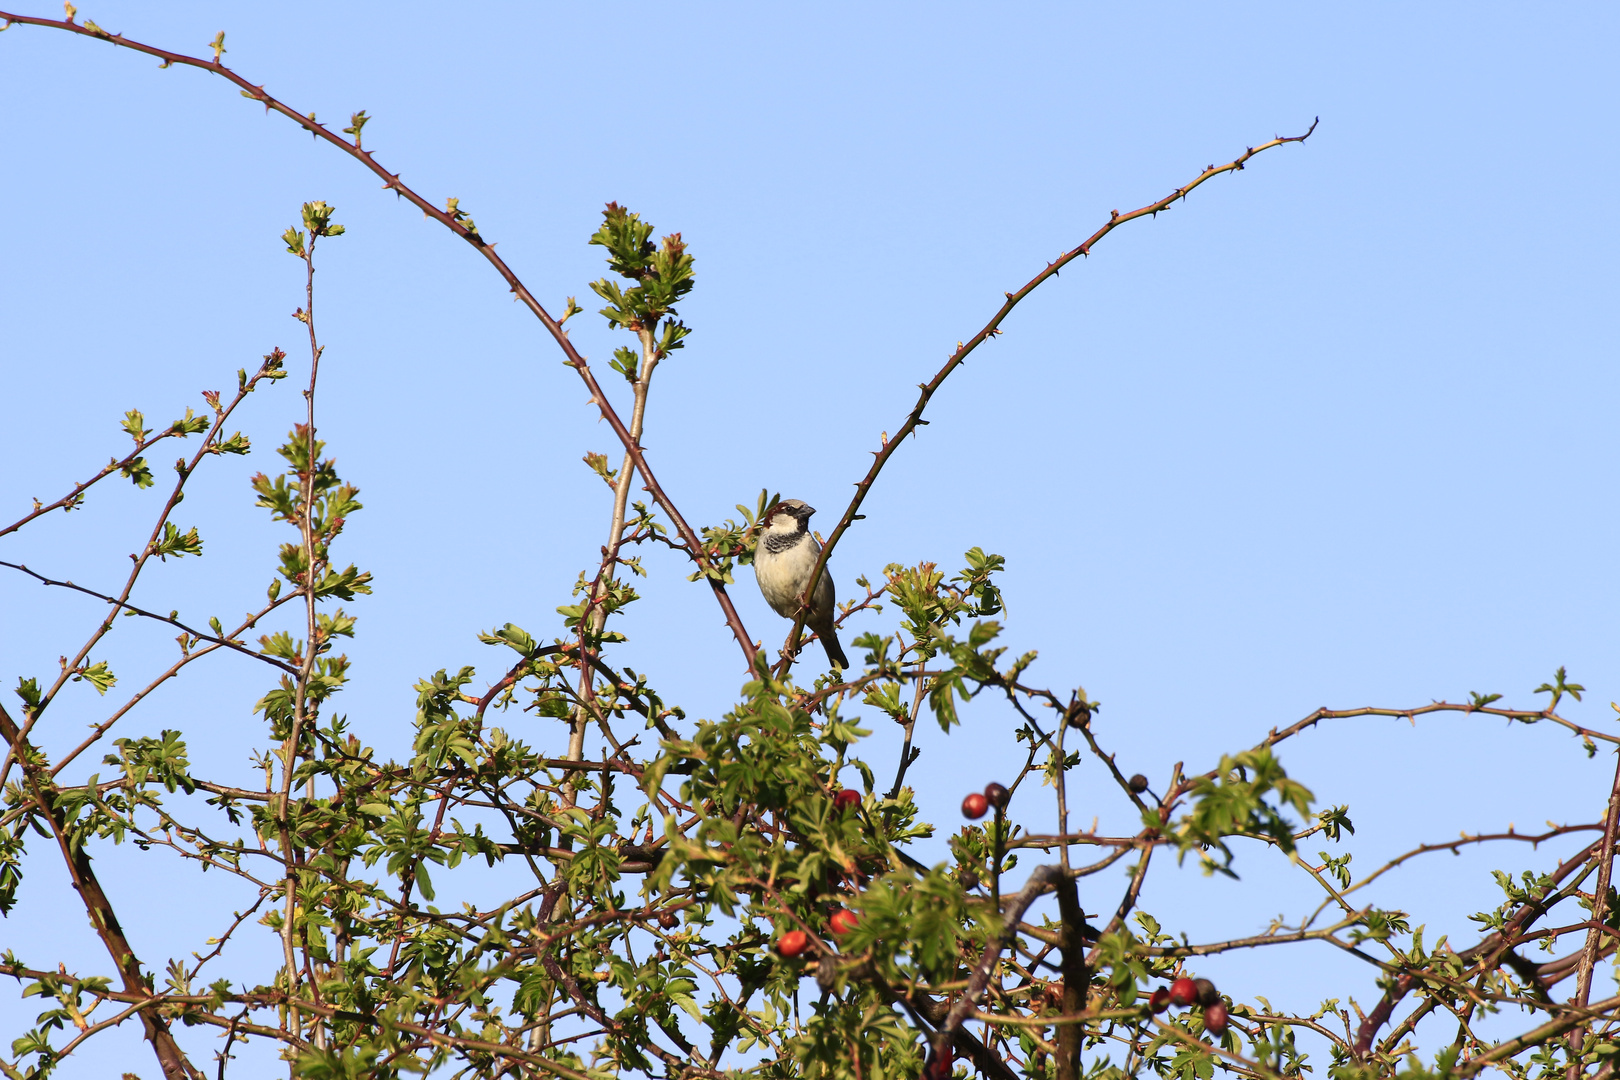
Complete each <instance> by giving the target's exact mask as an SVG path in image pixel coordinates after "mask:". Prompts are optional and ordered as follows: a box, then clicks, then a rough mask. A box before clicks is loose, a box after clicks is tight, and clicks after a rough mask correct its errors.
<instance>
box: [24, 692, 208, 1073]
mask: <svg viewBox="0 0 1620 1080" xmlns="http://www.w3.org/2000/svg"><path fill="white" fill-rule="evenodd" d="M0 739H4V740H5V742H6V745H7V746H9V747H10V748H11V749H12V751H13V752H14V753H15V755H16V757H17V759H18V760H19V761H20V762H21V763H22V773H23V781H24V783H25V784H26V785H27V788H28V796H29V798H31V799H32V800H33V802H34V804H35V805H36V806H38V807H39V813H40V816H41V817H43V818H44V819H45V820H46V821H47V822H49V823H50V827H51V835H52V837H53V838H54V839H55V841H56V846H57V848H58V849H59V850H60V851H61V853H62V860H63V862H64V863H66V865H67V870H68V876H69V879H70V880H71V881H72V882H73V888H74V891H75V892H77V893H78V894H79V899H80V901H81V902H82V903H83V904H84V909H85V911H86V913H88V914H89V916H90V925H91V926H92V927H93V928H94V929H95V932H96V936H97V937H99V938H100V939H101V943H102V945H103V946H104V947H105V948H106V950H107V953H108V955H110V956H111V957H112V961H113V966H114V967H115V968H117V969H118V977H119V980H120V981H121V982H122V983H123V985H124V992H125V993H126V994H129V995H132V997H134V998H135V999H136V1000H139V1001H145V1000H147V999H152V1004H153V1005H158V1004H160V1002H159V1001H157V1000H156V999H154V998H153V995H152V984H151V980H150V979H149V978H147V976H146V973H145V971H144V970H142V967H141V962H140V959H139V958H138V957H136V955H135V950H134V948H133V946H131V945H130V942H129V938H128V937H126V936H125V935H124V928H123V926H122V924H120V923H119V921H118V913H117V912H116V911H114V910H113V905H112V901H111V900H109V899H108V897H107V894H106V892H105V891H104V890H103V889H102V887H101V882H100V881H99V880H98V879H97V877H96V872H95V870H94V868H93V867H92V866H91V865H90V854H89V852H88V851H86V850H85V847H84V845H83V844H76V843H74V841H73V840H72V838H70V837H69V835H68V832H69V829H68V824H69V823H68V822H67V820H66V819H65V818H64V816H63V812H62V811H61V810H60V809H58V808H57V807H56V805H55V802H54V799H53V797H52V796H53V793H54V785H53V784H52V783H51V782H50V778H49V777H48V776H45V775H44V770H43V769H42V768H40V767H39V766H38V765H37V764H35V760H36V756H37V755H36V753H35V751H34V749H33V747H31V746H30V745H28V742H27V740H26V739H25V738H24V737H23V733H22V730H21V728H19V727H18V726H17V723H16V721H14V720H13V719H12V718H11V714H10V713H8V712H6V709H5V706H4V705H0ZM140 1017H141V1030H142V1032H143V1033H144V1034H145V1036H146V1041H147V1042H149V1043H150V1044H151V1045H152V1052H153V1053H154V1054H155V1055H156V1056H157V1059H158V1067H159V1068H161V1069H162V1070H163V1075H164V1077H165V1078H166V1080H200V1078H201V1075H202V1074H201V1073H199V1072H198V1071H197V1070H196V1069H195V1068H193V1067H192V1065H191V1062H190V1061H188V1060H187V1059H186V1055H185V1054H184V1053H183V1052H182V1051H181V1050H180V1046H179V1044H178V1043H176V1042H175V1041H174V1035H173V1034H172V1033H171V1032H170V1031H169V1025H168V1022H167V1021H165V1020H164V1019H163V1018H162V1016H160V1015H159V1014H158V1013H157V1012H156V1010H155V1009H142V1010H141V1013H140Z"/></svg>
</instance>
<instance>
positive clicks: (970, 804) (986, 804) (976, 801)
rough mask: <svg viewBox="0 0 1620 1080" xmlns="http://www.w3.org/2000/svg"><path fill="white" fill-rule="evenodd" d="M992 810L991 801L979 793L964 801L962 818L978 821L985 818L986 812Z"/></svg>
mask: <svg viewBox="0 0 1620 1080" xmlns="http://www.w3.org/2000/svg"><path fill="white" fill-rule="evenodd" d="M988 809H990V800H989V799H987V798H985V797H984V796H983V795H980V794H979V793H978V792H977V791H975V792H974V793H973V794H971V795H969V796H968V797H967V798H965V799H963V800H962V816H963V817H965V818H972V819H973V820H975V821H977V820H978V819H979V818H982V817H984V812H985V811H986V810H988Z"/></svg>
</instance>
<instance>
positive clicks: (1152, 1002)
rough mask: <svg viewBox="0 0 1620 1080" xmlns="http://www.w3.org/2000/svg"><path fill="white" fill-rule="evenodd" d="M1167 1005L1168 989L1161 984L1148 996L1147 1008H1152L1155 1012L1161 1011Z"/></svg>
mask: <svg viewBox="0 0 1620 1080" xmlns="http://www.w3.org/2000/svg"><path fill="white" fill-rule="evenodd" d="M1169 1007H1170V991H1169V990H1166V989H1165V988H1164V987H1162V986H1161V987H1159V988H1158V989H1157V990H1155V991H1153V993H1152V995H1151V996H1150V997H1149V998H1148V1008H1150V1009H1152V1010H1153V1011H1154V1012H1155V1013H1162V1012H1164V1010H1166V1009H1168V1008H1169Z"/></svg>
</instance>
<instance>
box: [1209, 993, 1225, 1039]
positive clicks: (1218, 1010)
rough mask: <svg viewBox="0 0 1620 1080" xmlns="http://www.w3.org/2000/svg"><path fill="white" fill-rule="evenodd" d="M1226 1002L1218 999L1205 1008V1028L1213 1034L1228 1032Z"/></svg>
mask: <svg viewBox="0 0 1620 1080" xmlns="http://www.w3.org/2000/svg"><path fill="white" fill-rule="evenodd" d="M1226 1020H1227V1016H1226V1003H1225V1002H1221V1001H1217V1002H1216V1003H1215V1004H1213V1005H1211V1006H1209V1007H1208V1008H1206V1009H1205V1010H1204V1030H1205V1031H1207V1032H1209V1033H1210V1034H1211V1035H1224V1034H1226Z"/></svg>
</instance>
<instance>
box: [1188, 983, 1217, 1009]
mask: <svg viewBox="0 0 1620 1080" xmlns="http://www.w3.org/2000/svg"><path fill="white" fill-rule="evenodd" d="M1193 985H1194V986H1196V987H1198V1004H1200V1005H1213V1004H1215V1003H1216V1002H1217V1001H1219V1000H1221V992H1220V991H1219V990H1217V989H1215V984H1214V983H1212V982H1210V981H1209V980H1208V979H1194V980H1193Z"/></svg>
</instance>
